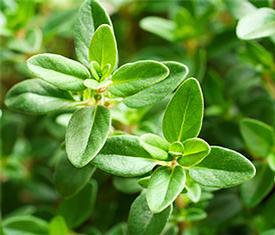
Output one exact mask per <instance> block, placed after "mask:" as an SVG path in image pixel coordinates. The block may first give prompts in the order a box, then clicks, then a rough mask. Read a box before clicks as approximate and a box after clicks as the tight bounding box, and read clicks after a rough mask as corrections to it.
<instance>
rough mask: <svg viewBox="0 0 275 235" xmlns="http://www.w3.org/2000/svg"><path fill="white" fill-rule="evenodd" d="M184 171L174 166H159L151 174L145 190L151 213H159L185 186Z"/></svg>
mask: <svg viewBox="0 0 275 235" xmlns="http://www.w3.org/2000/svg"><path fill="white" fill-rule="evenodd" d="M185 179H186V176H185V171H184V169H183V168H182V167H180V166H176V167H174V168H170V167H165V166H163V167H159V168H158V169H157V170H156V171H154V173H153V174H152V176H151V178H150V182H149V186H148V189H147V191H146V198H147V202H148V205H149V208H150V209H151V211H152V212H153V213H159V212H161V211H163V210H164V209H165V208H166V207H168V206H169V205H170V204H172V203H173V201H174V200H175V199H176V197H177V196H178V195H179V194H180V193H181V191H182V190H183V189H184V187H185Z"/></svg>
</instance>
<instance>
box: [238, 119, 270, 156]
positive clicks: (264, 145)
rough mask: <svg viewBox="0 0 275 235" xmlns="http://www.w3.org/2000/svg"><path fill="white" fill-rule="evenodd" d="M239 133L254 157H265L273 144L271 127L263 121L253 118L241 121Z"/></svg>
mask: <svg viewBox="0 0 275 235" xmlns="http://www.w3.org/2000/svg"><path fill="white" fill-rule="evenodd" d="M240 127H241V134H242V136H243V138H244V141H245V143H246V145H247V147H248V149H249V150H250V151H251V154H252V155H253V156H255V157H267V155H268V153H269V151H270V150H271V147H272V145H273V142H274V140H273V135H274V132H273V129H272V127H270V126H268V125H266V124H265V123H263V122H260V121H258V120H254V119H249V118H246V119H243V120H242V121H241V125H240Z"/></svg>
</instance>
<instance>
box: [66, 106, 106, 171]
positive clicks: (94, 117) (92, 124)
mask: <svg viewBox="0 0 275 235" xmlns="http://www.w3.org/2000/svg"><path fill="white" fill-rule="evenodd" d="M110 127H111V117H110V111H109V110H108V109H107V108H105V107H103V106H100V105H99V106H96V107H88V108H82V109H79V110H77V111H76V112H75V113H74V114H73V116H72V117H71V119H70V122H69V125H68V127H67V130H66V136H65V142H66V152H67V154H68V158H69V160H70V162H71V163H72V164H73V165H74V166H75V167H83V166H85V165H87V164H88V163H89V162H90V161H91V160H92V159H93V158H94V157H95V156H96V155H97V154H98V152H99V151H100V149H101V148H102V147H103V145H104V143H105V141H106V139H107V137H108V134H109V130H110Z"/></svg>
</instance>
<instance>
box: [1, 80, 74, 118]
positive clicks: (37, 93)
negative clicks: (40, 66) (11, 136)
mask: <svg viewBox="0 0 275 235" xmlns="http://www.w3.org/2000/svg"><path fill="white" fill-rule="evenodd" d="M5 104H6V105H7V106H8V107H9V108H11V109H14V110H18V111H20V112H26V113H30V114H45V113H49V112H53V111H59V110H69V109H71V108H72V107H73V106H74V105H75V102H74V100H73V97H72V96H71V95H70V94H69V93H68V92H67V91H63V90H60V89H59V88H57V87H55V86H53V85H51V84H49V83H47V82H45V81H43V80H41V79H29V80H26V81H23V82H19V83H18V84H16V85H15V86H13V87H12V88H11V89H10V90H9V92H8V93H7V95H6V98H5Z"/></svg>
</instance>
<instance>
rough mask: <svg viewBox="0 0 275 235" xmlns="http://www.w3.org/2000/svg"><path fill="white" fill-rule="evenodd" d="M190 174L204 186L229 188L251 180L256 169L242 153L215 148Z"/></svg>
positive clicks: (212, 148)
mask: <svg viewBox="0 0 275 235" xmlns="http://www.w3.org/2000/svg"><path fill="white" fill-rule="evenodd" d="M189 173H190V176H191V177H192V178H193V179H194V180H195V181H196V182H198V183H200V184H202V185H204V186H209V187H215V188H227V187H233V186H236V185H238V184H241V183H243V182H245V181H246V180H249V179H251V178H252V177H253V176H254V175H255V167H254V166H253V164H252V163H251V162H250V161H249V160H248V159H246V158H245V157H244V156H243V155H241V154H240V153H238V152H236V151H233V150H230V149H226V148H222V147H217V146H213V147H211V152H210V153H209V155H208V156H207V157H206V158H205V159H204V160H203V161H202V162H201V163H200V164H198V165H196V166H194V167H192V168H191V169H190V170H189Z"/></svg>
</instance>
